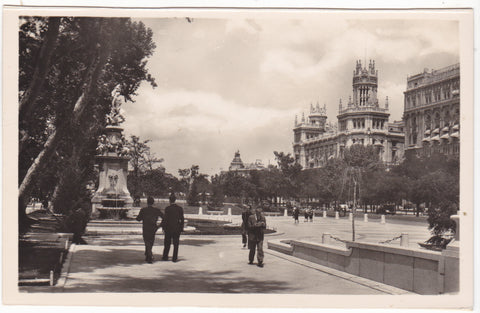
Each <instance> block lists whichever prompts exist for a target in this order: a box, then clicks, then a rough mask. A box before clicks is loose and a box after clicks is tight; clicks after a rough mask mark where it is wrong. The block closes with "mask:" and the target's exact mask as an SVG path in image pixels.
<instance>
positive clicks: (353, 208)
mask: <svg viewBox="0 0 480 313" xmlns="http://www.w3.org/2000/svg"><path fill="white" fill-rule="evenodd" d="M356 207H357V180H356V179H355V173H354V174H353V207H352V241H355V210H356Z"/></svg>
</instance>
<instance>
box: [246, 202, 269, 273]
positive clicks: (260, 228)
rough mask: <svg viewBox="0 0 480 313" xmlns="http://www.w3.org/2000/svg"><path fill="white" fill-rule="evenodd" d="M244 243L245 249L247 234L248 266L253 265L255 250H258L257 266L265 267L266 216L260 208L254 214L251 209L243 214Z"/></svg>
mask: <svg viewBox="0 0 480 313" xmlns="http://www.w3.org/2000/svg"><path fill="white" fill-rule="evenodd" d="M242 220H243V223H242V226H243V227H242V242H243V244H244V245H243V246H244V247H245V239H246V238H245V232H246V233H247V235H248V249H249V250H250V252H249V254H248V264H253V260H254V259H255V250H257V260H258V263H257V266H258V267H263V257H264V254H263V239H264V229H265V228H267V223H266V220H265V216H264V215H263V214H262V208H261V207H258V208H257V209H256V210H255V211H254V212H251V207H250V206H249V207H247V210H246V211H245V212H244V213H242Z"/></svg>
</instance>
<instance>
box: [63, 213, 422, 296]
mask: <svg viewBox="0 0 480 313" xmlns="http://www.w3.org/2000/svg"><path fill="white" fill-rule="evenodd" d="M186 218H187V219H188V218H209V219H219V220H226V221H231V222H232V223H238V224H239V223H240V222H241V217H240V216H225V215H224V216H207V215H203V216H198V215H187V216H186ZM140 225H141V224H140V223H137V224H136V223H132V224H131V225H129V227H128V230H127V231H128V235H127V234H122V233H121V232H113V233H111V228H109V227H103V226H101V225H100V226H98V225H97V226H95V227H96V228H95V231H93V232H92V233H91V234H93V235H90V236H87V237H86V240H87V242H88V243H89V244H88V245H80V246H75V247H74V251H73V253H71V263H70V266H69V268H68V275H67V276H66V280H65V284H64V286H63V288H62V286H59V287H60V290H62V291H63V292H202V293H290V294H295V293H296V294H349V295H354V294H392V293H395V292H396V291H395V290H394V289H392V288H393V287H390V286H385V285H383V287H382V284H378V283H376V282H372V281H368V280H365V279H357V278H355V277H352V276H350V277H347V276H342V275H336V274H335V272H334V270H328V269H326V268H323V269H322V267H321V266H318V265H316V264H313V263H309V262H308V261H301V262H297V261H295V260H293V259H292V258H288V257H285V256H282V255H279V254H278V253H275V252H274V251H269V250H268V249H267V244H266V242H265V243H264V251H265V267H264V268H259V267H257V266H252V265H248V264H247V261H248V250H246V249H242V248H241V236H240V234H239V235H238V236H198V235H188V234H184V235H182V237H181V244H180V252H179V262H177V263H173V262H162V261H158V259H160V255H161V253H162V249H163V235H162V234H157V237H156V243H155V246H154V249H153V251H154V254H155V255H156V257H157V261H155V262H154V264H147V263H145V262H144V255H143V252H144V246H143V241H142V237H141V235H140V233H141V226H140ZM267 225H268V226H269V227H271V228H274V229H276V230H277V233H275V234H271V235H267V236H266V237H265V240H266V241H268V240H269V239H296V240H301V239H305V240H310V241H317V242H320V241H321V235H322V233H324V232H328V233H330V234H332V235H334V236H336V237H339V238H342V239H346V240H350V239H351V222H350V221H348V219H340V220H335V219H334V218H326V219H323V218H321V217H316V218H314V221H313V222H311V223H310V222H308V223H304V222H303V219H301V220H300V223H299V224H294V223H293V219H292V218H291V217H283V216H281V217H267ZM132 230H135V231H132ZM356 232H357V241H366V242H375V243H377V242H379V241H383V240H387V239H390V238H392V237H395V236H397V235H400V234H401V233H408V234H409V236H410V242H411V244H410V247H411V248H414V249H416V248H417V247H418V245H417V244H416V243H417V242H419V241H425V240H426V239H428V238H429V237H430V234H429V232H428V230H427V227H426V225H425V224H423V223H416V222H400V223H399V222H390V221H388V219H387V224H380V222H379V221H378V220H376V221H375V220H371V221H370V222H368V223H365V222H363V221H362V220H356ZM337 243H338V244H342V243H340V242H337ZM391 244H393V245H399V242H398V241H397V242H392V243H391ZM170 253H172V249H171V252H170Z"/></svg>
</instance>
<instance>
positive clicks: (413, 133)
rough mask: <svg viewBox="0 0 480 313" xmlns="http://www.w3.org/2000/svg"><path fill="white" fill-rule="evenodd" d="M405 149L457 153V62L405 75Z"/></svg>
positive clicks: (458, 101) (420, 152)
mask: <svg viewBox="0 0 480 313" xmlns="http://www.w3.org/2000/svg"><path fill="white" fill-rule="evenodd" d="M404 94H405V98H404V99H405V101H404V105H405V106H404V114H403V118H404V120H405V144H406V151H405V153H418V154H423V155H427V156H429V155H431V154H432V153H443V154H445V155H458V154H459V152H460V151H459V150H460V149H459V148H460V143H459V139H460V138H459V136H460V133H459V132H460V119H459V118H460V64H454V65H451V66H448V67H445V68H442V69H439V70H432V71H430V72H429V71H427V70H424V72H423V73H420V74H416V75H413V76H410V77H408V78H407V90H406V91H405V92H404Z"/></svg>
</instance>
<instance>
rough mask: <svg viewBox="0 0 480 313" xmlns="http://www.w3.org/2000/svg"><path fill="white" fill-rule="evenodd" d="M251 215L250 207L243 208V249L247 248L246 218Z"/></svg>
mask: <svg viewBox="0 0 480 313" xmlns="http://www.w3.org/2000/svg"><path fill="white" fill-rule="evenodd" d="M250 215H252V206H251V205H247V206H245V207H244V210H243V212H242V226H241V228H242V243H243V248H245V247H246V246H247V241H248V239H247V231H248V218H249V217H250Z"/></svg>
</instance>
